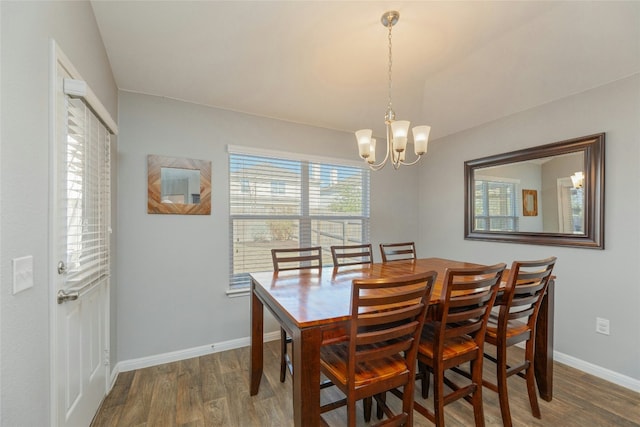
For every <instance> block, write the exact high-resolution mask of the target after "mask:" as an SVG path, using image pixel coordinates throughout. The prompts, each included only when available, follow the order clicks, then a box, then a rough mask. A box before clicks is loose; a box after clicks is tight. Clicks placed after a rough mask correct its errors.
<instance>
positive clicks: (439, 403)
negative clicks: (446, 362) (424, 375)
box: [433, 366, 444, 427]
mask: <svg viewBox="0 0 640 427" xmlns="http://www.w3.org/2000/svg"><path fill="white" fill-rule="evenodd" d="M433 413H434V416H435V420H434V423H435V425H436V427H444V372H443V370H442V369H441V368H440V367H438V366H434V368H433Z"/></svg>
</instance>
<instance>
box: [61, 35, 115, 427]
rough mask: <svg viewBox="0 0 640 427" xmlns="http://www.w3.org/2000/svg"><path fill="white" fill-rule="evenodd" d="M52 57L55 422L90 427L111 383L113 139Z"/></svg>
mask: <svg viewBox="0 0 640 427" xmlns="http://www.w3.org/2000/svg"><path fill="white" fill-rule="evenodd" d="M54 49H55V47H54ZM56 53H57V55H55V57H56V60H55V63H56V77H55V92H56V93H55V100H56V102H55V106H54V108H53V110H54V111H55V113H54V116H55V118H54V122H55V138H54V140H55V142H54V144H53V151H54V156H53V162H52V164H53V169H52V170H53V175H54V177H53V180H52V186H53V187H52V194H53V197H52V198H51V199H52V203H51V205H52V261H53V263H52V264H55V265H53V266H52V268H53V269H54V270H55V271H54V272H53V277H55V279H54V284H53V287H54V291H55V295H53V299H54V301H53V302H52V305H53V311H52V322H53V326H52V353H53V361H52V369H53V375H52V423H54V425H57V426H59V427H67V426H69V427H76V426H77V427H87V426H88V425H89V424H90V423H91V420H92V418H93V416H94V414H95V413H96V411H97V409H98V407H99V405H100V402H101V401H102V399H103V398H104V396H105V395H106V392H107V380H108V378H109V366H108V360H109V359H108V348H109V347H108V343H109V335H108V325H109V306H108V305H109V298H108V296H109V269H110V248H109V232H110V198H111V194H110V188H111V187H110V179H111V178H110V159H109V137H110V135H109V132H108V131H107V129H106V128H105V126H104V125H103V124H102V123H101V121H100V120H99V119H98V118H97V117H96V116H95V114H94V113H93V112H92V111H91V109H90V108H88V107H87V105H86V104H85V101H84V100H83V99H81V98H71V97H69V96H68V95H66V94H65V93H64V92H65V90H64V84H65V83H66V82H71V80H66V81H65V79H70V78H71V77H76V78H77V76H74V75H73V74H74V71H75V70H74V69H73V67H72V66H71V65H70V64H68V63H67V60H66V58H65V57H64V55H62V54H61V52H60V51H59V50H56ZM71 83H73V82H71ZM80 83H81V82H80Z"/></svg>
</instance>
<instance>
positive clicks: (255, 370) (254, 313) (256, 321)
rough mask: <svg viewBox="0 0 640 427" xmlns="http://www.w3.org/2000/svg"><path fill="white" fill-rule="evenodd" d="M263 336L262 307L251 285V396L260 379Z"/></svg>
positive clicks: (258, 386) (256, 392)
mask: <svg viewBox="0 0 640 427" xmlns="http://www.w3.org/2000/svg"><path fill="white" fill-rule="evenodd" d="M263 335H264V306H263V305H262V301H260V299H259V298H258V297H257V296H256V293H255V284H254V283H251V391H250V394H251V396H255V395H256V394H258V390H259V389H260V380H261V379H262V363H263V357H264V352H263Z"/></svg>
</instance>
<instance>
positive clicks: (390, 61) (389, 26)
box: [387, 19, 393, 110]
mask: <svg viewBox="0 0 640 427" xmlns="http://www.w3.org/2000/svg"><path fill="white" fill-rule="evenodd" d="M387 26H388V28H389V36H388V38H389V110H391V65H392V64H393V56H392V53H391V28H392V27H393V23H392V22H391V19H390V20H389V23H388V24H387Z"/></svg>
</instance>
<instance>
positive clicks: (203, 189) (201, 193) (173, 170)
mask: <svg viewBox="0 0 640 427" xmlns="http://www.w3.org/2000/svg"><path fill="white" fill-rule="evenodd" d="M147 172H148V187H147V188H148V190H147V212H148V213H150V214H181V215H210V214H211V162H210V161H205V160H195V159H183V158H177V157H165V156H157V155H154V154H150V155H149V156H147Z"/></svg>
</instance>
